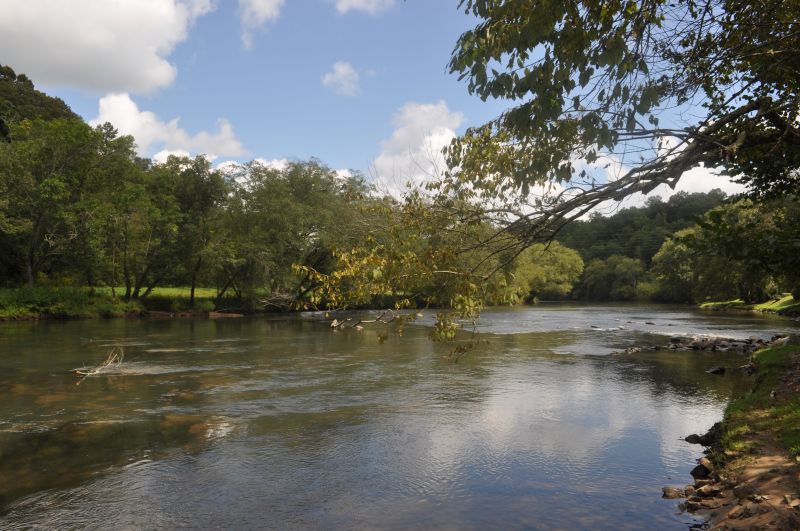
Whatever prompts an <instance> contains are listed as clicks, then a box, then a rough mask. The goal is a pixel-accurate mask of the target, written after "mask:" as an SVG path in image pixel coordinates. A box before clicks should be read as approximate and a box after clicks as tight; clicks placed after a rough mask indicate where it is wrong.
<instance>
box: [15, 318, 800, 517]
mask: <svg viewBox="0 0 800 531" xmlns="http://www.w3.org/2000/svg"><path fill="white" fill-rule="evenodd" d="M430 319H431V318H430V317H429V316H425V317H424V318H423V319H421V320H420V322H419V323H418V324H415V325H413V326H409V327H407V328H406V330H405V332H404V334H403V335H402V336H398V335H395V334H390V335H389V337H388V339H387V340H385V341H384V342H381V341H379V334H381V333H382V332H383V331H384V327H383V326H382V325H379V326H376V325H368V326H367V327H366V328H365V330H363V331H361V332H358V331H356V330H342V331H339V332H332V331H331V330H330V327H329V326H328V324H327V320H326V319H325V318H324V316H322V315H319V314H303V315H292V316H283V317H279V318H275V317H263V316H262V317H250V318H242V319H224V320H174V321H140V320H111V321H71V322H52V321H51V322H22V323H3V324H0V396H1V397H2V400H1V401H0V527H1V528H5V529H22V528H30V527H40V528H45V529H53V528H69V529H72V528H90V529H118V528H176V527H192V528H198V527H199V528H211V527H213V528H229V529H231V528H233V529H242V528H243V529H248V528H258V529H261V528H274V529H293V528H346V529H351V528H358V529H363V528H370V529H374V528H381V529H407V528H426V529H490V528H495V529H519V528H546V529H550V528H562V529H643V528H649V529H686V528H687V527H688V526H689V525H691V524H693V523H696V521H695V520H694V519H693V517H691V516H690V515H687V514H680V513H679V512H678V510H677V502H676V501H674V500H662V499H661V498H660V494H661V487H662V486H665V485H677V486H681V485H685V484H687V483H688V482H689V481H690V480H691V478H690V477H689V475H688V471H689V470H690V469H691V467H692V466H693V462H694V460H695V459H696V458H697V457H699V456H700V448H699V447H698V446H692V445H689V444H686V443H685V442H683V441H682V440H681V437H684V436H686V435H688V434H689V433H694V432H703V431H704V430H705V429H707V428H708V427H710V426H711V424H713V423H714V422H715V421H716V420H718V419H719V418H720V416H721V413H722V411H723V408H724V406H725V403H726V401H727V400H728V399H729V397H730V396H731V395H732V394H736V393H740V392H743V390H745V389H746V388H747V386H748V380H747V377H745V376H744V375H741V374H738V373H737V372H736V371H729V372H728V374H726V375H725V376H714V375H709V374H706V373H705V372H704V371H705V370H706V369H708V368H709V367H711V366H714V365H728V366H734V365H740V364H742V363H743V362H744V361H743V360H742V359H741V358H739V357H737V356H736V355H733V354H728V355H724V354H715V353H697V352H694V353H681V352H671V351H662V352H646V353H640V354H634V355H622V356H611V355H609V354H610V353H611V352H613V351H618V350H622V349H624V348H625V347H626V346H630V345H644V344H663V343H666V342H667V341H668V337H669V336H674V335H695V334H716V335H722V336H729V337H748V336H751V335H756V336H760V337H769V336H771V335H773V334H775V333H796V332H797V330H798V327H797V323H794V322H792V321H789V320H785V319H780V318H770V317H766V316H749V315H742V314H739V315H730V314H723V313H706V312H703V313H701V312H695V311H692V310H689V309H686V308H669V307H658V306H572V305H566V304H552V305H548V304H542V305H539V306H536V307H532V308H520V309H513V310H490V311H487V312H486V313H485V314H484V316H483V318H482V320H481V326H480V329H481V331H482V333H481V335H480V338H481V341H480V342H479V343H477V345H476V346H475V347H474V348H473V349H472V350H470V351H469V352H468V353H467V354H465V355H464V356H462V357H461V358H460V359H459V361H458V362H457V363H454V362H453V361H452V360H449V359H448V354H449V353H450V352H451V351H452V349H453V345H442V344H435V343H432V342H431V341H429V340H428V338H427V333H428V330H429V328H428V327H427V326H426V323H429V321H430ZM117 346H118V347H122V348H123V349H124V353H125V359H124V361H123V363H122V364H121V365H120V366H119V367H117V369H116V370H114V371H110V372H108V373H107V374H104V375H101V376H92V377H88V378H86V379H85V380H84V381H83V382H82V383H81V384H80V385H76V383H77V382H78V381H79V377H77V376H76V375H75V374H73V373H72V370H73V369H75V368H76V367H81V366H85V365H97V364H99V363H101V362H102V361H103V360H104V359H105V358H106V356H107V354H108V352H109V351H110V350H111V349H112V348H113V347H117Z"/></svg>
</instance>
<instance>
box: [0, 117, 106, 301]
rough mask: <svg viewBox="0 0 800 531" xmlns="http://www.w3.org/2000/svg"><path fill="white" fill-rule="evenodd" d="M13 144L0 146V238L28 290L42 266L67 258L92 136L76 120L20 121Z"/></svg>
mask: <svg viewBox="0 0 800 531" xmlns="http://www.w3.org/2000/svg"><path fill="white" fill-rule="evenodd" d="M12 134H13V136H14V142H12V143H10V144H5V145H0V181H1V182H2V183H3V186H4V188H5V189H6V190H7V193H8V196H7V197H8V199H7V202H6V203H5V204H4V205H3V208H4V211H5V212H4V213H3V214H2V215H1V216H0V219H3V220H4V225H5V226H6V230H5V231H4V233H3V234H2V236H3V237H4V238H8V239H10V240H11V242H12V243H11V245H12V246H13V247H14V248H15V249H16V253H18V256H19V257H20V258H21V260H20V261H21V262H22V263H23V264H24V266H23V267H24V272H23V274H24V277H25V279H26V281H27V283H28V284H29V285H33V284H34V283H35V281H36V276H37V273H39V272H40V271H41V269H42V266H43V265H44V262H45V260H48V259H52V258H53V257H55V256H58V255H63V254H64V253H66V252H68V250H69V248H70V246H71V245H72V243H73V241H74V239H75V235H76V230H75V224H76V219H75V216H74V214H75V212H74V210H73V209H72V208H71V207H72V206H73V205H74V203H75V202H76V201H77V200H78V196H79V195H80V193H81V191H82V190H84V189H85V187H86V185H87V176H89V175H90V174H91V168H92V165H93V163H94V160H95V156H96V154H97V135H96V134H95V133H94V131H93V130H92V129H91V128H90V127H89V126H87V125H86V124H84V123H83V122H81V121H78V120H64V119H58V120H52V121H44V120H34V121H30V120H23V121H22V122H20V123H17V124H15V125H14V128H13V130H12Z"/></svg>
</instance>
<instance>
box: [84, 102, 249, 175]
mask: <svg viewBox="0 0 800 531" xmlns="http://www.w3.org/2000/svg"><path fill="white" fill-rule="evenodd" d="M178 121H179V120H178V118H175V119H173V120H170V121H168V122H164V121H162V120H160V119H159V118H158V116H156V115H155V114H154V113H152V112H150V111H142V110H140V109H139V106H138V105H137V104H136V102H134V101H133V100H132V99H131V97H130V95H128V94H109V95H107V96H105V97H103V98H101V99H100V103H99V113H98V116H97V118H95V119H94V120H92V121H91V122H90V123H91V124H92V125H97V124H101V123H105V122H111V124H112V125H114V127H116V128H117V129H118V130H119V131H120V133H122V134H125V135H132V136H133V137H134V138H135V139H136V144H137V148H138V152H139V154H140V155H142V156H148V155H149V154H151V153H153V152H154V151H156V150H158V155H159V156H160V157H162V158H164V160H166V157H167V156H168V155H169V154H170V153H181V154H187V153H195V154H199V153H204V154H206V155H208V156H209V157H211V158H213V157H216V156H220V155H222V156H228V157H237V156H240V155H244V154H245V149H244V148H243V147H242V143H241V142H240V141H239V139H238V138H236V134H235V133H234V132H233V126H231V124H230V122H228V121H227V120H225V119H224V118H220V119H219V120H218V122H217V126H218V130H217V132H215V133H209V132H206V131H201V132H199V133H197V134H194V135H192V134H190V133H189V132H188V131H186V130H185V129H183V128H181V127H180V125H179V123H178ZM159 148H160V149H159Z"/></svg>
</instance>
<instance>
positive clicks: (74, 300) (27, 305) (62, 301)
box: [0, 286, 142, 319]
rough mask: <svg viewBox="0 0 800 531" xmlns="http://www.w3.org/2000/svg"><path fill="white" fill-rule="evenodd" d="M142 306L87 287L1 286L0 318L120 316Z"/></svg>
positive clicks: (135, 310) (137, 310) (138, 309)
mask: <svg viewBox="0 0 800 531" xmlns="http://www.w3.org/2000/svg"><path fill="white" fill-rule="evenodd" d="M141 310H142V307H141V305H140V304H139V303H138V302H136V301H122V300H119V299H116V298H114V297H111V295H110V294H104V293H101V292H95V293H91V292H90V291H89V290H88V289H85V288H70V287H52V286H35V287H32V288H29V287H24V288H6V289H0V319H33V318H62V319H66V318H85V317H120V316H123V315H126V314H128V313H132V312H139V311H141Z"/></svg>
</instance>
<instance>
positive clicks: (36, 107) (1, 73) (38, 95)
mask: <svg viewBox="0 0 800 531" xmlns="http://www.w3.org/2000/svg"><path fill="white" fill-rule="evenodd" d="M59 118H60V119H64V120H76V119H78V115H77V114H75V113H74V112H72V110H71V109H70V108H69V107H68V106H67V104H66V103H64V102H63V101H62V100H60V99H58V98H54V97H52V96H48V95H46V94H44V93H43V92H40V91H38V90H36V89H35V88H34V86H33V82H32V81H31V80H30V79H28V76H26V75H25V74H19V75H17V74H16V73H15V72H14V70H13V69H12V68H11V67H10V66H4V65H0V119H3V120H4V121H5V122H6V123H7V124H9V125H10V124H12V123H14V122H18V121H20V120H26V119H27V120H36V119H42V120H55V119H59Z"/></svg>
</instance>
